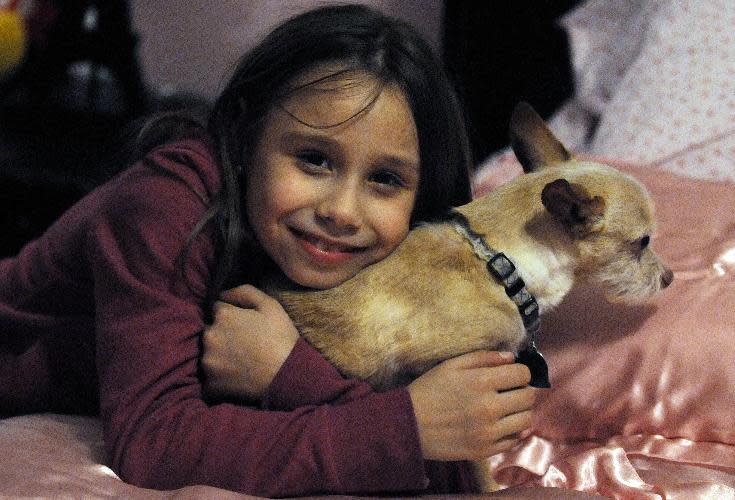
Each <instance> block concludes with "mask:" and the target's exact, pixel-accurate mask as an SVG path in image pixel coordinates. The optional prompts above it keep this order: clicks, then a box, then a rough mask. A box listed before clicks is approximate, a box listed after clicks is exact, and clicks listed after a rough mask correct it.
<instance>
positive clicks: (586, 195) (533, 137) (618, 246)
mask: <svg viewBox="0 0 735 500" xmlns="http://www.w3.org/2000/svg"><path fill="white" fill-rule="evenodd" d="M510 133H511V145H512V147H513V151H514V152H515V154H516V156H517V157H518V160H519V161H520V162H521V164H522V165H523V170H524V171H525V172H527V173H529V172H537V173H538V174H537V175H536V176H537V177H538V178H539V180H540V181H541V182H542V183H543V189H542V191H541V201H542V203H543V206H544V207H545V208H546V210H547V211H548V213H549V214H551V216H552V218H553V219H554V220H555V221H556V223H557V224H559V225H561V227H562V228H563V231H564V232H566V233H567V234H568V235H569V237H570V238H571V240H572V241H573V243H574V245H575V247H576V251H577V253H578V256H579V259H578V264H577V278H579V279H580V280H584V281H593V282H597V283H598V284H600V285H601V286H602V289H603V292H604V293H605V295H606V296H607V297H608V298H609V299H610V300H612V301H622V302H628V303H640V302H643V301H645V300H647V299H649V298H650V297H652V296H653V295H655V294H656V293H657V292H659V291H660V290H661V289H663V288H665V287H667V286H668V285H669V284H670V283H671V281H672V280H673V273H672V272H671V270H669V269H668V268H667V267H666V266H665V265H664V264H663V263H662V261H661V259H660V258H659V257H658V255H656V253H655V252H654V251H653V250H652V249H651V245H650V243H651V237H652V235H653V232H654V230H655V220H654V207H653V201H652V199H651V197H650V195H649V194H648V192H647V191H646V189H645V188H644V187H643V186H642V185H641V184H640V183H639V182H638V181H636V180H635V179H633V178H632V177H630V176H628V175H625V174H622V173H621V172H619V171H617V170H615V169H613V168H611V167H608V166H605V165H602V164H599V163H596V162H589V161H577V160H576V159H574V158H573V157H572V155H571V154H570V153H569V152H568V151H567V150H566V148H565V147H564V146H563V145H562V144H561V142H560V141H559V140H558V139H557V138H556V137H555V136H554V135H553V134H552V132H551V131H550V130H549V128H548V127H547V126H546V124H545V123H544V121H543V120H542V119H541V117H540V116H539V115H538V114H537V113H536V112H535V111H534V110H533V108H531V107H530V106H529V105H528V104H525V103H521V104H519V105H518V106H517V107H516V109H515V111H514V113H513V116H512V118H511V124H510Z"/></svg>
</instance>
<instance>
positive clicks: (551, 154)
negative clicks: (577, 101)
mask: <svg viewBox="0 0 735 500" xmlns="http://www.w3.org/2000/svg"><path fill="white" fill-rule="evenodd" d="M510 145H511V147H512V148H513V152H514V153H515V155H516V157H517V158H518V161H520V162H521V165H522V166H523V171H524V172H526V173H528V172H534V171H536V170H538V169H540V168H543V167H545V166H548V165H551V164H553V163H559V162H564V161H569V160H571V159H572V155H571V154H569V152H568V151H567V150H566V148H565V147H564V145H563V144H562V143H561V142H559V140H558V139H557V138H556V137H555V136H554V134H553V133H552V132H551V130H549V127H548V126H547V125H546V123H545V122H544V120H543V118H541V117H540V116H539V114H538V113H536V111H535V110H534V109H533V108H532V107H531V105H530V104H528V103H526V102H519V103H518V104H517V105H516V107H515V109H514V110H513V114H512V115H511V117H510Z"/></svg>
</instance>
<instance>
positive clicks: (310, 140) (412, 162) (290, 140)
mask: <svg viewBox="0 0 735 500" xmlns="http://www.w3.org/2000/svg"><path fill="white" fill-rule="evenodd" d="M281 140H282V142H283V143H284V144H294V143H296V144H298V143H306V144H308V145H313V146H317V147H323V148H325V149H327V152H329V151H331V150H334V149H339V148H341V146H340V143H339V141H337V140H335V139H333V138H332V137H330V136H328V135H324V134H322V133H320V131H319V129H315V130H314V131H313V132H306V131H300V130H291V131H288V132H285V133H284V134H283V135H282V136H281ZM380 160H381V162H383V163H387V164H389V165H391V166H394V167H396V168H405V169H410V170H415V171H416V172H417V173H418V172H419V169H420V162H419V159H418V158H417V157H413V156H411V155H405V154H401V153H389V152H385V153H383V154H382V155H381V157H380Z"/></svg>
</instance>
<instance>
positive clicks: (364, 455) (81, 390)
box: [0, 139, 471, 496]
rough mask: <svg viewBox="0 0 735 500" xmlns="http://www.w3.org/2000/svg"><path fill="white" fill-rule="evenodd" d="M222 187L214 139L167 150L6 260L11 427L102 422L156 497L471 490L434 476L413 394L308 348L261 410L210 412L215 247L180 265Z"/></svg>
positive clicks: (462, 475)
mask: <svg viewBox="0 0 735 500" xmlns="http://www.w3.org/2000/svg"><path fill="white" fill-rule="evenodd" d="M218 188H219V171H218V168H217V166H216V164H215V161H214V160H213V155H212V152H211V150H210V148H209V147H208V146H207V143H206V141H204V140H197V139H190V140H185V141H180V142H178V143H175V144H170V145H167V146H163V147H160V148H158V149H157V150H155V151H153V152H151V153H150V154H149V155H148V156H147V158H146V159H145V160H144V161H142V162H139V163H138V164H136V165H134V166H133V167H131V168H130V169H128V170H126V171H124V172H122V173H121V174H120V175H118V176H117V177H115V178H114V179H113V180H111V181H110V182H108V183H106V184H104V185H103V186H101V187H99V188H98V189H96V190H95V191H93V192H92V193H90V194H89V195H88V196H87V197H85V198H84V199H83V200H81V201H80V202H79V203H77V204H76V205H75V206H74V207H72V208H71V209H70V210H69V211H68V212H67V213H66V214H64V215H63V216H62V217H61V218H60V219H59V220H58V221H57V222H56V223H55V224H54V225H53V226H51V227H50V228H49V229H48V231H47V232H46V233H45V234H44V235H43V236H41V237H40V238H39V239H37V240H35V241H33V242H31V243H29V244H28V245H26V246H25V248H23V250H22V251H21V252H20V253H19V255H18V256H16V257H14V258H11V259H5V260H0V414H3V415H12V414H17V413H22V412H31V411H59V412H61V411H69V412H79V411H87V412H96V411H99V413H100V416H101V419H102V422H103V426H104V437H105V445H106V449H107V451H108V456H109V461H110V465H111V466H112V468H113V469H114V470H115V471H116V472H117V473H118V474H119V475H120V476H121V477H122V478H123V479H124V480H125V481H128V482H130V483H133V484H136V485H139V486H145V487H151V488H158V489H174V488H179V487H182V486H186V485H193V484H205V485H211V486H216V487H220V488H226V489H231V490H235V491H240V492H244V493H250V494H257V495H264V496H289V495H300V494H315V493H348V492H349V493H354V492H359V493H376V492H419V491H431V492H452V491H454V492H457V491H468V490H469V488H470V484H471V483H470V474H469V469H468V468H467V467H466V465H465V464H462V463H430V462H426V463H425V462H424V460H423V458H422V455H421V449H420V445H419V439H418V434H417V427H416V422H415V417H414V413H413V407H412V405H411V401H410V398H409V395H408V392H407V391H406V390H405V389H404V388H400V389H395V390H392V391H388V392H385V393H376V392H374V391H373V390H372V389H371V388H370V387H369V386H368V385H366V384H365V383H363V382H360V381H356V380H347V379H345V378H343V377H342V376H341V375H340V374H339V373H338V372H337V370H336V369H335V368H334V367H332V366H331V365H330V364H329V363H328V362H327V361H326V360H325V359H324V358H323V357H322V356H321V355H320V354H319V353H318V352H317V351H315V350H314V349H313V348H312V347H311V346H309V345H308V344H307V343H305V342H304V341H299V342H298V343H297V344H296V346H295V348H294V349H293V351H292V353H291V354H290V356H289V358H288V359H287V360H286V362H285V364H284V366H283V367H282V369H281V370H280V372H279V373H278V375H277V376H276V378H275V380H274V381H273V383H272V384H271V387H270V388H269V391H268V394H267V395H266V397H265V400H264V401H263V403H262V405H261V406H260V407H250V406H245V405H238V404H226V403H222V404H208V403H207V402H205V401H204V399H203V395H202V386H201V381H200V378H199V373H198V368H199V365H198V360H199V358H200V355H201V343H200V340H201V339H200V334H201V332H202V330H203V328H204V320H203V317H204V316H203V304H204V296H205V291H206V287H207V284H208V282H209V280H210V268H211V264H212V260H213V252H214V249H213V240H212V235H211V234H210V233H208V232H207V231H205V232H203V233H202V234H201V235H200V236H199V237H197V238H196V239H195V241H194V243H193V245H192V246H191V248H190V249H189V251H188V252H186V253H182V251H183V250H184V248H185V247H186V244H187V238H188V237H189V235H190V234H191V232H192V230H193V229H194V228H195V226H196V225H197V223H198V222H199V220H200V218H201V217H202V215H203V214H204V212H205V211H206V209H207V207H208V204H209V200H210V199H211V198H212V197H213V195H214V194H215V193H216V192H217V190H218ZM182 255H184V256H185V259H184V261H183V262H184V276H185V278H186V279H183V278H182V277H181V273H180V271H179V268H178V267H177V266H178V262H179V260H178V259H179V258H181V256H182ZM243 258H247V256H244V257H243Z"/></svg>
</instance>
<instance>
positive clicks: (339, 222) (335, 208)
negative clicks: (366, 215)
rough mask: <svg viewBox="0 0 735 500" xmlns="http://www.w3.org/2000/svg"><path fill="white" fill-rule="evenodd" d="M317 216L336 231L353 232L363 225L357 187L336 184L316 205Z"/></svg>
mask: <svg viewBox="0 0 735 500" xmlns="http://www.w3.org/2000/svg"><path fill="white" fill-rule="evenodd" d="M316 215H317V217H318V218H319V219H320V220H321V221H323V222H324V223H325V224H327V225H328V227H329V228H330V229H332V230H334V231H337V232H340V233H344V232H353V231H355V230H357V229H359V227H360V226H361V225H362V218H361V216H360V203H359V200H358V193H357V189H356V188H353V187H345V186H343V185H342V186H335V188H334V189H333V190H331V191H330V192H329V193H327V194H326V196H324V197H323V199H322V200H321V201H320V202H319V204H318V206H317V207H316Z"/></svg>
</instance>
